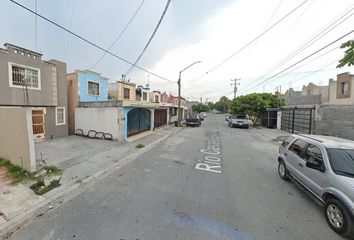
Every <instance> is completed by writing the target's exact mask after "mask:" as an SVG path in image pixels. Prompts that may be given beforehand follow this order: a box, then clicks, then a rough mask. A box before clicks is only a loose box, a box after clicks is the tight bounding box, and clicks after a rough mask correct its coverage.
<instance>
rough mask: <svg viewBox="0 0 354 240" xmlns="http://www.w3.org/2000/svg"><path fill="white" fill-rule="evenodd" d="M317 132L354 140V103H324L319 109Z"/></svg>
mask: <svg viewBox="0 0 354 240" xmlns="http://www.w3.org/2000/svg"><path fill="white" fill-rule="evenodd" d="M314 133H315V134H321V135H330V136H336V137H342V138H346V139H350V140H354V105H344V106H340V105H336V106H334V105H322V106H320V107H319V108H318V109H317V113H316V120H315V128H314Z"/></svg>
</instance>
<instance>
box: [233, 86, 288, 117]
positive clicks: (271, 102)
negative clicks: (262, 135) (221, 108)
mask: <svg viewBox="0 0 354 240" xmlns="http://www.w3.org/2000/svg"><path fill="white" fill-rule="evenodd" d="M283 105H284V100H283V99H280V98H279V97H278V96H276V95H273V94H270V93H251V94H248V95H244V96H240V97H237V98H236V99H234V100H232V101H231V102H230V104H229V112H230V113H232V114H244V115H247V116H248V117H249V118H250V119H251V120H252V121H253V123H254V124H255V123H256V122H257V120H258V118H259V116H260V115H261V113H262V112H263V111H264V110H265V109H266V108H276V107H280V106H283Z"/></svg>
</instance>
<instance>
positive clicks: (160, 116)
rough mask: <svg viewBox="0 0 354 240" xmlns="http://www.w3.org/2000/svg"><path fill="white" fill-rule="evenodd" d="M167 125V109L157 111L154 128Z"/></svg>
mask: <svg viewBox="0 0 354 240" xmlns="http://www.w3.org/2000/svg"><path fill="white" fill-rule="evenodd" d="M166 124H167V109H155V113H154V128H158V127H161V126H163V125H166Z"/></svg>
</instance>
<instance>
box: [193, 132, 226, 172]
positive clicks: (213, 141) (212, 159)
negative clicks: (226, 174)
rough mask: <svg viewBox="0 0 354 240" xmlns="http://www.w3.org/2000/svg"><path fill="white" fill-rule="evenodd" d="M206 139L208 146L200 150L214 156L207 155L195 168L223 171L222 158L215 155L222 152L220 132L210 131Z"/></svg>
mask: <svg viewBox="0 0 354 240" xmlns="http://www.w3.org/2000/svg"><path fill="white" fill-rule="evenodd" d="M206 140H207V147H206V148H203V149H200V152H201V153H204V154H207V155H212V156H205V157H204V159H203V160H199V163H197V164H196V165H195V166H194V168H195V169H197V170H202V171H207V172H213V173H222V168H221V162H222V161H221V158H219V157H216V156H215V155H220V154H221V149H220V137H219V132H217V131H213V132H210V131H208V132H207V136H206Z"/></svg>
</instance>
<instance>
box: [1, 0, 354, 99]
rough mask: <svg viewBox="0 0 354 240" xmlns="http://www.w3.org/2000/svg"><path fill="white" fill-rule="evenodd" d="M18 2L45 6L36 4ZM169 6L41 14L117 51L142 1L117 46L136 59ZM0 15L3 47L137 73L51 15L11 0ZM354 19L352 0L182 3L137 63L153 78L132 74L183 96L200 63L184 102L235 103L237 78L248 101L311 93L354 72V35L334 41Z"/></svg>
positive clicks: (116, 73)
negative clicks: (349, 54)
mask: <svg viewBox="0 0 354 240" xmlns="http://www.w3.org/2000/svg"><path fill="white" fill-rule="evenodd" d="M16 1H18V2H19V3H21V4H23V5H25V6H26V7H28V8H30V9H32V10H35V2H36V0H16ZM166 3H167V0H163V1H162V0H129V1H128V0H125V1H124V0H101V1H93V0H91V1H89V0H62V1H48V0H37V12H38V13H39V14H41V15H43V16H45V17H47V18H48V19H50V20H52V21H54V22H56V23H58V24H60V25H62V26H64V27H65V28H67V29H69V30H71V31H72V32H74V33H75V34H78V35H80V36H82V37H84V38H86V39H88V40H89V41H91V42H93V43H95V44H97V45H99V46H100V47H103V48H104V49H108V48H109V47H110V46H111V45H112V43H113V41H114V40H115V39H116V38H117V36H118V35H119V34H120V33H121V32H122V30H123V29H124V27H125V26H126V25H127V24H128V22H129V20H130V19H131V17H132V16H133V14H134V12H136V11H137V9H138V7H139V5H141V4H142V5H141V8H140V10H139V11H138V13H137V14H136V16H135V18H134V19H133V20H132V22H131V24H130V25H129V26H128V28H127V29H126V31H125V32H124V34H123V35H122V36H121V38H120V39H119V40H118V41H117V42H116V44H115V45H114V46H113V47H112V48H111V50H110V51H111V52H112V53H114V54H116V55H118V56H119V57H121V58H123V59H125V60H127V61H129V62H134V61H135V60H136V58H137V57H138V56H139V54H140V53H141V51H142V49H143V48H144V46H145V44H146V43H147V41H148V40H149V38H150V36H151V34H152V32H153V31H154V29H155V27H156V25H157V23H158V21H159V19H160V17H161V15H162V12H163V10H164V8H165V6H166ZM0 9H1V10H2V11H1V12H2V14H1V15H0V20H1V22H2V23H3V24H2V27H1V30H2V31H0V44H4V43H6V42H8V43H12V44H14V45H18V46H21V47H24V48H27V49H31V50H34V51H38V52H41V53H42V54H43V59H57V60H60V61H63V62H66V63H67V71H68V72H72V71H74V70H76V69H89V70H92V71H95V72H98V73H100V74H102V75H103V76H105V77H108V78H109V79H110V81H112V82H113V81H117V80H120V79H121V75H122V74H124V73H125V72H126V71H127V70H128V69H129V67H130V65H129V64H127V63H125V62H123V61H121V60H119V59H117V58H115V57H112V56H110V55H108V54H106V55H105V56H104V58H103V59H102V61H100V62H99V63H98V64H95V63H96V62H97V61H98V59H100V57H101V56H102V54H103V52H102V50H99V49H97V48H95V47H93V46H91V45H89V44H88V43H86V42H84V41H82V40H80V39H78V38H76V37H74V36H72V35H70V34H69V33H67V32H65V31H63V30H62V29H60V28H58V27H56V26H54V25H52V24H50V23H48V22H46V21H44V20H42V19H41V18H37V28H36V27H35V26H36V17H35V15H34V14H33V13H30V12H28V11H26V10H24V9H22V8H20V7H19V6H17V5H16V4H14V3H12V2H11V1H9V0H1V1H0ZM353 15H354V2H353V1H352V0H336V1H333V0H267V1H264V0H218V1H215V0H203V1H202V0H194V1H191V0H179V1H177V0H172V1H171V3H170V5H169V8H168V9H167V12H166V14H165V16H164V19H163V21H162V23H161V25H160V27H159V28H158V30H157V32H156V34H155V36H154V38H153V39H152V42H151V44H150V45H149V47H148V48H147V50H146V52H145V53H144V55H143V56H142V58H141V60H140V61H139V62H138V63H137V65H138V66H139V67H141V68H143V69H146V70H148V71H149V72H151V73H153V74H149V73H148V72H144V71H142V70H140V69H137V68H134V69H133V71H131V72H130V73H129V74H128V76H127V78H128V79H130V81H131V82H135V83H137V84H142V85H145V84H147V83H149V85H150V87H151V89H152V90H160V91H166V92H167V93H171V94H177V80H178V76H179V72H180V71H182V70H183V69H185V68H186V67H187V66H189V65H190V64H192V63H194V62H197V61H200V63H197V64H194V65H193V66H191V67H190V68H188V69H187V70H185V71H183V72H182V73H181V83H182V96H184V97H186V98H187V99H188V100H190V101H196V100H200V98H202V100H203V101H217V100H218V99H219V98H220V97H221V96H227V97H229V98H232V97H233V86H232V85H231V83H232V81H231V80H232V79H240V81H239V83H240V85H239V86H237V90H238V91H237V94H238V95H240V94H241V95H242V94H248V93H251V92H274V91H275V90H276V89H278V90H280V89H281V90H282V91H283V92H285V91H286V90H287V89H288V88H289V87H292V88H294V89H295V90H301V88H302V86H303V85H306V84H308V83H309V82H313V83H315V84H317V85H328V80H329V79H330V78H334V79H335V78H336V75H337V74H338V73H342V72H351V73H354V69H353V67H351V68H348V67H345V68H341V69H337V68H336V65H337V64H338V60H339V59H340V58H341V57H342V56H343V54H344V50H343V49H340V48H339V46H340V44H341V43H343V42H345V41H347V40H349V39H353V38H354V34H350V35H348V36H346V37H344V38H342V39H340V40H338V41H337V42H335V43H333V44H331V45H329V44H330V43H332V42H334V41H336V40H337V39H339V38H340V37H342V36H344V35H345V34H347V33H348V32H350V31H352V30H354V16H353ZM331 24H332V25H331ZM36 29H37V31H36ZM321 31H322V32H321ZM327 45H329V46H328V47H325V46H327ZM321 48H323V50H321V51H319V50H320V49H321ZM317 51H318V53H316V54H313V53H315V52H317ZM312 54H313V56H311V57H309V56H310V55H312ZM303 59H305V60H303ZM302 60H303V61H302ZM297 62H300V63H299V64H296V63H297ZM292 65H294V66H293V67H291V66H292ZM155 75H158V76H161V77H162V78H159V77H157V76H155Z"/></svg>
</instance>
